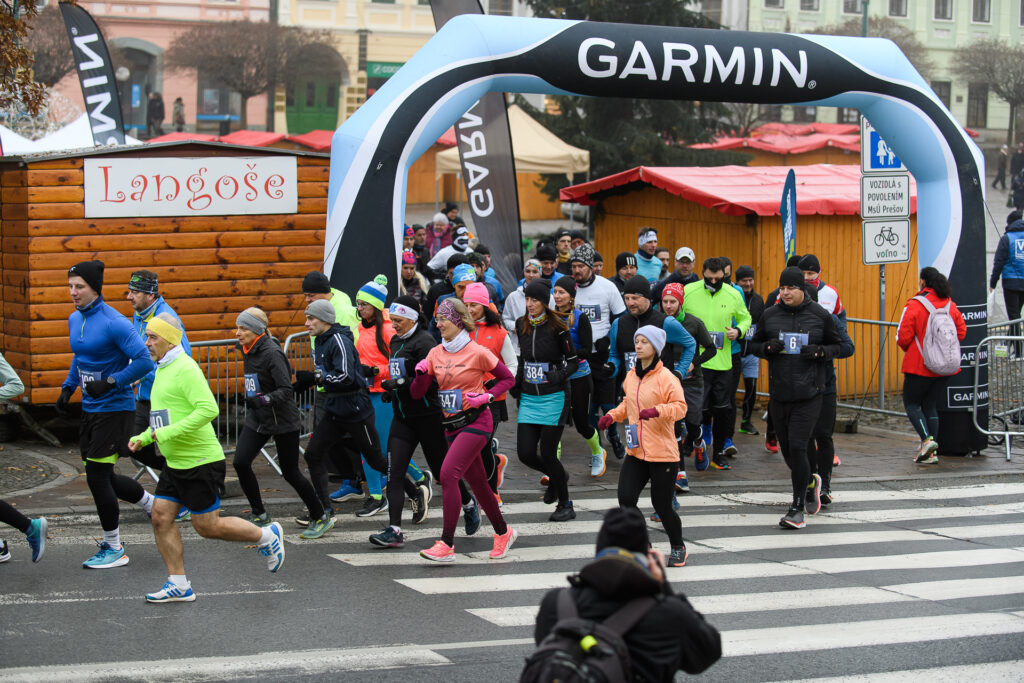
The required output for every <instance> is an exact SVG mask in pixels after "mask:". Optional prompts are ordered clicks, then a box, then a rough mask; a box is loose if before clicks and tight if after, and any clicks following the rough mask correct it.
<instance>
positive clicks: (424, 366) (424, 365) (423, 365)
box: [416, 358, 430, 375]
mask: <svg viewBox="0 0 1024 683" xmlns="http://www.w3.org/2000/svg"><path fill="white" fill-rule="evenodd" d="M429 368H430V362H429V361H427V359H426V358H424V359H423V360H421V361H420V362H419V363H417V364H416V374H417V375H425V374H427V370H428V369H429Z"/></svg>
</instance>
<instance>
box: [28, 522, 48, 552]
mask: <svg viewBox="0 0 1024 683" xmlns="http://www.w3.org/2000/svg"><path fill="white" fill-rule="evenodd" d="M25 538H26V539H27V540H28V545H29V547H30V548H32V561H33V562H38V561H39V560H41V559H43V551H44V550H46V518H45V517H39V518H38V519H33V520H32V521H31V522H29V525H28V532H27V533H26V534H25Z"/></svg>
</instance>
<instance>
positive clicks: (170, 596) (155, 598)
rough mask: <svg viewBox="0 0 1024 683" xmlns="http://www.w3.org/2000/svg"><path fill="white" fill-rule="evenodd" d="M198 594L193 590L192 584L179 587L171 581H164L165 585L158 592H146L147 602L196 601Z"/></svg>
mask: <svg viewBox="0 0 1024 683" xmlns="http://www.w3.org/2000/svg"><path fill="white" fill-rule="evenodd" d="M195 599H196V594H195V593H193V592H192V586H191V585H189V586H185V587H184V588H179V587H178V586H175V585H174V584H173V583H171V582H170V581H164V585H163V586H162V587H161V588H160V590H158V591H157V592H156V593H146V602H152V603H157V602H195Z"/></svg>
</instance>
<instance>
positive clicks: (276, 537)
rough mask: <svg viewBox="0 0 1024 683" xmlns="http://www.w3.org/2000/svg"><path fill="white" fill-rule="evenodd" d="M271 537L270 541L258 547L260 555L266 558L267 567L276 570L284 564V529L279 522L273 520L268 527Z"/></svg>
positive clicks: (272, 570)
mask: <svg viewBox="0 0 1024 683" xmlns="http://www.w3.org/2000/svg"><path fill="white" fill-rule="evenodd" d="M267 528H268V529H270V533H271V534H272V535H273V538H271V539H270V543H267V544H266V545H261V546H260V547H259V552H260V555H262V556H263V557H265V558H267V569H269V570H270V571H271V572H276V571H277V570H278V569H280V568H281V565H283V564H284V529H282V528H281V524H280V523H279V522H273V523H271V525H270V526H269V527H267Z"/></svg>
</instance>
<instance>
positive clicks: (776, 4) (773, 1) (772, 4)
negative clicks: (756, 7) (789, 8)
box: [764, 0, 786, 9]
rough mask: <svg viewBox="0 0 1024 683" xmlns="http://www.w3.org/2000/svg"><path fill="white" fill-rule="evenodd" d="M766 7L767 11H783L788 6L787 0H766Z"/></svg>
mask: <svg viewBox="0 0 1024 683" xmlns="http://www.w3.org/2000/svg"><path fill="white" fill-rule="evenodd" d="M764 6H765V7H766V8H767V9H783V8H784V7H785V6H786V0H764Z"/></svg>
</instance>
